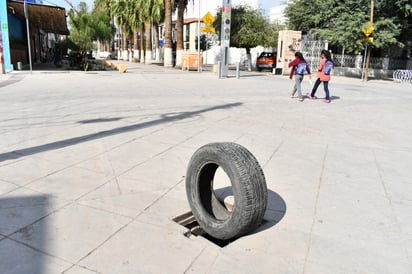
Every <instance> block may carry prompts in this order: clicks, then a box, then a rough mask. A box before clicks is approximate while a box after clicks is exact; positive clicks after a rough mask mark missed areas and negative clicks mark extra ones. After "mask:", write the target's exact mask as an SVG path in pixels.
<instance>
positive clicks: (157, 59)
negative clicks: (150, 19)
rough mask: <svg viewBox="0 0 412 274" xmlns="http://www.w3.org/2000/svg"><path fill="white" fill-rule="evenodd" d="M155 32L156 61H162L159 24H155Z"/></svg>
mask: <svg viewBox="0 0 412 274" xmlns="http://www.w3.org/2000/svg"><path fill="white" fill-rule="evenodd" d="M153 32H154V35H153V36H154V44H155V48H156V62H159V61H160V50H159V24H158V23H154V24H153Z"/></svg>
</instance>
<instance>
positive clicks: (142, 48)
mask: <svg viewBox="0 0 412 274" xmlns="http://www.w3.org/2000/svg"><path fill="white" fill-rule="evenodd" d="M143 35H144V26H142V29H141V30H140V63H141V64H144V57H145V56H144V36H143Z"/></svg>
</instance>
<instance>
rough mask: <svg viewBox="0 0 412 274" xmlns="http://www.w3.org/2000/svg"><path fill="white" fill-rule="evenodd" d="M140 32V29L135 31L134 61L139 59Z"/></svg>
mask: <svg viewBox="0 0 412 274" xmlns="http://www.w3.org/2000/svg"><path fill="white" fill-rule="evenodd" d="M138 33H139V30H138V29H136V30H135V31H134V32H133V62H138V61H139V39H137V38H138Z"/></svg>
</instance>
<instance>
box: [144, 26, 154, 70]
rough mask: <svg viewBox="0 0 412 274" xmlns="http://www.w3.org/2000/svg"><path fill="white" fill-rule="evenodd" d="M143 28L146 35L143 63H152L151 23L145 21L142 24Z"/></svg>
mask: <svg viewBox="0 0 412 274" xmlns="http://www.w3.org/2000/svg"><path fill="white" fill-rule="evenodd" d="M144 29H145V37H146V43H145V44H146V47H145V49H146V58H145V64H151V63H152V31H151V30H152V24H151V22H150V21H147V22H145V24H144Z"/></svg>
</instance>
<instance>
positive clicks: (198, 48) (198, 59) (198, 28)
mask: <svg viewBox="0 0 412 274" xmlns="http://www.w3.org/2000/svg"><path fill="white" fill-rule="evenodd" d="M197 72H200V0H199V15H198V16H197Z"/></svg>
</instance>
